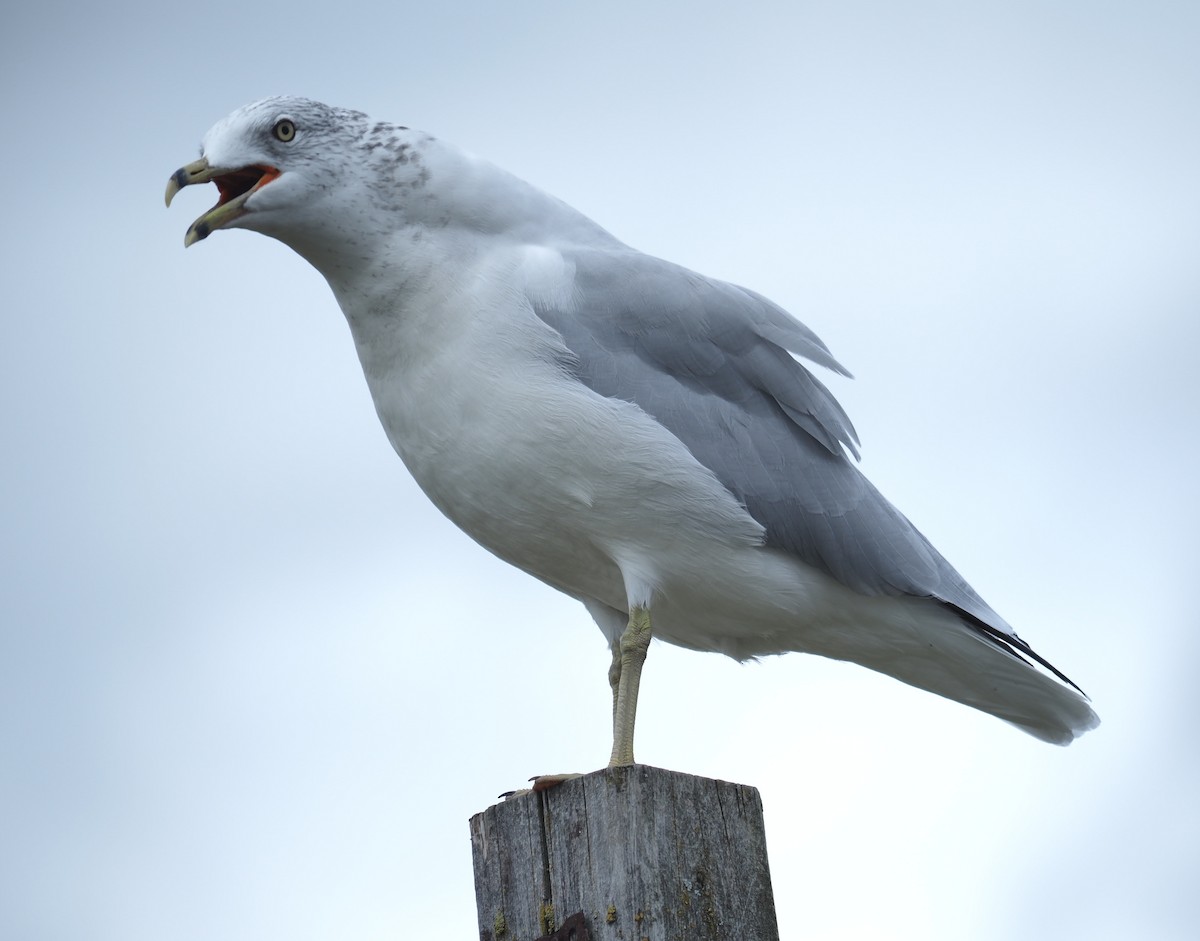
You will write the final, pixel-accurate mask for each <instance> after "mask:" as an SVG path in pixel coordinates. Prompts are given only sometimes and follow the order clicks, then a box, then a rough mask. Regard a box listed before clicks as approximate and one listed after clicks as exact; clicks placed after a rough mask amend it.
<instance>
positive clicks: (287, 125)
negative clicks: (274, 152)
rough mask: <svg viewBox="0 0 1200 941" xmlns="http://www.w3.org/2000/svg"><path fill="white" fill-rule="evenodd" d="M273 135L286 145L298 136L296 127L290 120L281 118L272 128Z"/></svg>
mask: <svg viewBox="0 0 1200 941" xmlns="http://www.w3.org/2000/svg"><path fill="white" fill-rule="evenodd" d="M271 133H272V134H274V135H275V138H276V139H277V140H281V141H283V142H284V143H285V144H286V143H287V142H288V141H290V140H291V139H292V138H293V137H295V136H296V125H295V124H293V123H292V122H291V121H290V120H289V119H288V118H280V119H279V120H278V121H276V122H275V126H274V127H273V128H271Z"/></svg>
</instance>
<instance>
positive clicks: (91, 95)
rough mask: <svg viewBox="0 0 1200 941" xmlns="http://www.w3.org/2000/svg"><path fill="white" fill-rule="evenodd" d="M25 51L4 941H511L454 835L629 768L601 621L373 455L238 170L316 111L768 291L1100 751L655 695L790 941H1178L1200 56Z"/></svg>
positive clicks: (797, 698) (870, 21)
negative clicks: (276, 113)
mask: <svg viewBox="0 0 1200 941" xmlns="http://www.w3.org/2000/svg"><path fill="white" fill-rule="evenodd" d="M34 7H35V5H33V4H21V5H10V6H9V7H6V8H5V11H4V12H3V13H0V100H2V104H3V110H2V113H3V115H4V130H3V146H0V179H3V181H4V224H3V226H2V227H0V259H2V264H3V275H4V276H3V299H2V303H0V317H2V318H3V342H2V343H0V392H2V396H3V397H2V399H0V402H2V408H0V441H2V447H3V452H2V453H3V461H2V462H0V936H3V937H5V938H12V939H21V941H81V939H87V941H161V939H164V938H169V939H171V941H211V939H214V938H220V939H221V941H251V939H253V941H262V939H275V938H278V939H288V941H326V939H339V941H341V939H356V941H360V939H361V941H382V939H395V938H428V937H435V936H436V937H439V938H463V939H469V938H475V937H477V931H476V921H475V910H474V895H473V888H472V877H471V859H470V845H469V839H468V829H467V820H468V818H469V817H470V816H471V815H472V814H474V813H476V812H478V811H480V810H482V809H484V808H485V807H487V806H488V805H489V804H490V803H492V802H493V801H494V798H495V795H496V794H497V793H499V792H500V791H504V790H508V789H510V788H512V787H514V786H516V785H518V784H520V782H522V781H523V780H524V779H525V778H527V777H528V776H529V775H531V774H534V773H538V772H552V771H561V770H581V771H582V770H589V769H592V768H595V767H599V766H600V765H602V764H603V763H604V762H605V761H606V760H607V755H608V749H609V742H610V739H609V728H608V725H609V690H608V686H607V682H606V672H607V668H608V653H607V650H606V648H605V645H604V642H603V639H602V637H601V635H600V633H599V631H598V630H597V629H596V628H595V626H594V625H593V624H592V622H591V620H590V618H589V617H588V616H587V614H586V613H585V611H584V610H583V608H582V607H580V606H579V605H577V604H576V603H574V602H571V601H569V600H568V599H566V598H564V597H562V596H559V595H557V594H556V593H555V592H554V591H552V590H551V589H549V588H546V587H544V586H542V585H540V584H539V583H537V582H536V581H534V580H533V579H531V578H529V577H528V576H525V575H523V574H521V573H520V572H517V571H516V570H513V569H510V568H508V567H506V566H505V565H504V564H502V563H500V562H498V561H497V560H495V559H493V558H492V557H490V556H489V555H487V554H486V553H485V552H484V551H483V550H481V549H479V548H478V547H476V546H475V545H474V544H473V543H472V542H471V541H470V540H469V539H468V538H467V537H465V536H463V535H462V534H461V533H459V532H458V531H457V530H456V529H455V528H454V527H453V526H452V525H451V524H450V523H449V522H447V521H446V520H444V519H443V518H442V517H440V515H439V514H438V513H437V512H436V511H435V510H434V509H433V508H432V507H431V506H430V505H429V504H428V502H427V501H426V500H425V498H424V497H423V496H422V494H421V493H420V492H419V490H418V489H417V488H416V486H415V485H414V484H413V482H412V481H411V479H410V478H409V477H408V475H407V473H406V471H405V470H404V467H403V465H402V464H401V463H400V462H399V460H398V459H397V458H396V457H395V455H394V454H393V453H392V452H391V450H390V447H389V445H388V443H387V441H386V439H385V438H384V435H383V433H382V431H381V429H380V428H379V427H378V424H377V421H376V418H375V415H374V410H373V407H372V405H371V401H370V398H369V395H368V393H367V390H366V387H365V383H364V382H363V379H362V375H361V371H360V369H359V366H358V363H357V361H356V358H355V354H354V350H353V346H352V344H351V342H350V337H349V335H348V331H347V329H346V327H345V323H344V321H343V318H342V315H341V313H340V312H339V311H338V309H337V306H336V304H335V303H334V301H333V299H332V296H331V295H330V293H329V292H328V289H327V288H326V286H325V284H324V282H323V281H322V279H321V278H320V277H319V276H318V275H317V274H316V272H315V271H313V270H312V269H310V268H309V267H308V266H307V265H306V264H305V263H304V262H303V261H302V260H301V259H300V258H299V257H298V256H296V255H294V254H292V253H291V252H290V251H289V250H288V249H286V248H285V247H284V246H282V245H280V244H279V243H277V242H274V241H271V240H269V239H265V238H263V237H261V236H258V235H254V234H252V233H248V232H237V231H234V232H220V233H217V234H216V236H214V237H213V238H211V239H209V240H207V241H206V242H204V243H202V244H200V245H198V246H196V247H193V248H192V249H189V250H188V251H186V252H185V251H184V249H183V244H182V240H183V233H184V231H185V230H186V228H187V226H188V224H189V223H190V222H191V221H192V219H194V218H195V217H196V216H197V215H199V214H200V213H201V212H202V211H203V210H204V209H206V208H208V206H209V205H211V204H212V203H213V202H214V201H215V193H214V192H213V190H212V188H211V187H206V188H204V189H203V190H201V189H199V188H197V189H195V190H188V191H185V192H184V193H182V194H181V195H180V197H179V198H178V199H177V201H176V204H175V206H174V207H173V208H172V210H171V211H169V212H168V211H166V210H165V209H164V208H163V205H162V192H163V188H164V186H165V184H166V181H167V178H168V176H169V175H170V174H171V172H172V171H174V170H175V169H176V168H177V167H179V166H180V165H182V164H184V163H187V162H189V161H191V160H193V159H194V158H195V157H196V156H197V145H198V142H199V139H200V137H201V135H202V134H203V133H204V131H205V130H206V129H207V128H208V127H209V126H210V125H211V124H213V123H214V122H215V121H216V120H218V119H219V118H221V117H222V116H224V115H225V114H226V113H228V112H229V111H231V110H233V109H234V108H236V107H238V106H240V105H242V104H244V103H246V102H248V101H251V100H253V99H256V98H259V97H261V96H263V95H268V94H302V95H307V96H310V97H315V98H320V99H323V100H326V101H329V102H331V103H334V104H339V105H345V106H349V107H354V108H358V109H360V110H364V111H367V112H368V113H370V114H372V115H375V116H377V117H380V118H384V119H388V120H392V121H395V122H397V123H402V124H407V125H410V126H414V127H419V128H422V129H424V130H427V131H430V132H432V133H434V134H436V135H438V136H440V137H444V138H446V139H448V140H451V141H454V142H456V143H458V144H460V145H462V146H464V147H466V148H467V149H469V150H472V151H474V152H476V153H479V154H482V155H484V156H486V157H488V158H489V159H491V160H493V161H495V162H496V163H498V164H500V165H502V166H504V167H506V168H508V169H510V170H512V171H514V172H515V173H517V174H518V175H520V176H523V177H525V178H526V179H529V180H530V181H532V182H534V183H535V184H537V185H539V186H541V187H543V188H544V189H547V190H549V191H550V192H552V193H554V194H555V195H557V196H560V197H562V198H563V199H565V200H566V201H567V202H569V203H571V204H573V205H575V206H576V207H578V208H579V209H581V210H583V211H584V212H586V213H587V214H589V215H591V216H592V217H593V218H595V219H596V220H597V221H599V222H600V223H601V224H603V225H604V226H605V227H607V228H608V229H609V230H610V231H612V232H613V233H614V234H616V235H617V236H618V237H620V238H622V239H623V240H625V241H626V242H628V243H630V244H632V245H634V246H636V247H638V248H640V249H642V250H645V251H647V252H650V253H653V254H656V255H661V256H663V257H666V258H668V259H670V260H672V261H676V262H679V263H682V264H684V265H687V266H689V267H691V268H694V269H697V270H699V271H702V272H704V273H706V274H709V275H713V276H717V277H721V278H725V279H728V280H731V281H734V282H737V283H740V284H744V285H746V286H748V287H751V288H754V289H755V290H757V291H760V292H762V293H764V294H766V295H767V296H769V297H771V298H772V299H774V300H776V301H777V302H779V303H781V304H782V305H783V306H785V307H786V308H788V309H789V310H791V311H792V312H793V313H795V314H796V315H797V316H798V317H800V318H801V319H802V320H804V321H805V322H806V323H807V324H809V326H811V327H812V328H813V329H815V330H816V331H817V333H818V334H820V335H821V337H822V338H823V339H824V340H825V341H826V342H827V343H828V344H829V346H830V347H831V348H832V350H833V351H834V354H835V355H836V356H837V357H838V358H839V359H840V360H841V361H842V362H843V363H844V364H845V365H846V366H847V367H848V368H849V369H850V370H851V371H852V372H853V373H854V374H855V376H856V377H857V378H856V379H855V380H854V381H848V380H842V379H837V378H836V377H831V378H830V384H831V386H832V388H833V389H834V391H835V393H836V394H837V395H838V396H839V398H840V399H841V401H842V403H843V404H844V405H845V406H846V408H847V410H848V411H849V412H850V414H851V416H852V418H853V419H854V421H855V423H856V425H857V427H858V430H859V432H860V435H861V437H862V440H863V445H864V461H863V468H864V470H865V471H866V473H867V474H868V475H869V476H870V477H871V478H872V480H873V481H874V482H875V483H876V484H877V485H878V486H879V487H880V489H881V490H882V491H883V492H884V493H885V494H887V495H888V496H889V497H890V498H891V499H892V500H893V502H895V503H896V504H897V505H898V506H899V507H900V508H901V509H902V510H903V511H904V512H905V513H906V514H907V515H908V516H909V517H910V518H911V519H912V520H913V521H914V522H915V523H916V524H917V525H918V526H919V527H920V528H921V529H922V530H923V531H924V532H925V534H926V535H927V536H929V538H930V539H931V540H932V541H933V542H934V543H935V544H936V545H937V546H938V547H939V548H940V549H941V551H942V552H943V553H944V554H945V555H946V556H947V557H948V558H949V559H950V560H951V561H952V562H953V563H954V564H955V566H956V567H957V568H958V569H959V570H960V571H961V572H962V573H963V574H964V575H965V576H966V577H967V578H968V579H969V580H970V581H971V582H972V583H973V584H974V586H975V587H976V588H977V589H978V590H979V591H980V593H981V594H983V596H984V597H985V598H987V599H988V601H989V602H990V603H991V604H992V605H993V606H994V607H995V608H996V609H997V610H998V611H999V612H1000V613H1001V614H1002V615H1004V616H1005V617H1006V618H1007V619H1008V620H1009V621H1010V623H1012V624H1013V625H1014V626H1015V627H1016V628H1017V630H1018V631H1020V633H1021V634H1022V636H1023V637H1025V638H1026V639H1027V640H1029V641H1030V642H1031V643H1032V644H1033V645H1034V647H1035V648H1036V649H1037V650H1038V651H1039V652H1040V653H1042V654H1043V655H1045V656H1046V657H1048V658H1049V659H1050V660H1051V661H1052V662H1054V663H1055V664H1056V665H1058V666H1059V667H1061V668H1062V669H1063V670H1065V671H1066V672H1067V673H1068V674H1069V675H1070V676H1071V677H1073V678H1074V679H1075V680H1076V681H1077V682H1078V683H1079V684H1080V685H1081V686H1082V687H1083V688H1084V689H1086V690H1087V691H1088V693H1089V694H1090V695H1091V697H1092V698H1093V700H1094V702H1095V705H1096V708H1097V710H1098V712H1099V713H1100V715H1101V717H1102V719H1103V720H1104V724H1103V725H1102V726H1101V727H1100V728H1099V729H1098V730H1097V731H1096V732H1094V733H1092V734H1090V735H1088V736H1087V737H1085V738H1084V739H1083V740H1081V741H1080V742H1077V743H1076V744H1075V745H1073V746H1072V747H1070V748H1068V749H1058V748H1054V747H1051V746H1048V745H1045V744H1043V743H1040V742H1038V741H1036V740H1034V739H1032V738H1029V737H1027V736H1024V735H1022V734H1020V733H1019V732H1017V731H1015V730H1013V729H1012V728H1010V727H1008V726H1006V725H1004V724H1003V723H1001V722H998V721H996V720H994V719H992V718H990V717H988V716H984V715H982V714H979V713H976V712H973V711H972V710H969V709H966V708H963V707H961V706H958V705H955V704H951V703H949V702H946V701H943V700H939V699H937V698H935V697H933V696H930V695H928V694H924V693H919V692H916V691H913V690H910V689H909V688H907V687H905V686H902V685H901V684H899V683H897V682H895V681H893V680H890V679H887V678H884V677H880V676H877V675H875V674H872V673H870V672H868V671H866V670H863V669H861V668H858V667H852V666H847V665H843V664H837V663H831V662H826V661H821V660H818V659H816V658H811V657H801V656H792V657H785V658H781V659H774V660H771V661H767V662H763V663H760V664H755V665H747V666H739V665H737V664H735V663H733V662H732V661H728V660H725V659H722V658H720V657H718V656H715V655H700V654H695V653H688V652H685V651H681V650H678V649H674V648H669V647H666V646H665V645H655V646H654V647H653V648H652V650H651V652H650V659H649V661H648V663H647V671H646V674H645V681H644V683H643V689H642V700H641V706H640V709H639V714H638V718H639V723H638V742H637V746H638V757H639V759H640V760H641V761H644V762H646V763H649V764H655V765H660V766H663V767H667V768H672V769H675V770H679V771H686V772H690V773H693V774H699V775H707V776H711V777H719V778H724V779H728V780H733V781H737V782H741V783H745V784H751V785H754V786H756V787H758V788H759V789H760V790H761V792H762V798H763V803H764V806H765V816H766V826H767V839H768V846H769V850H770V862H771V870H772V875H773V880H774V887H775V897H776V904H777V908H778V914H779V923H780V929H781V932H782V935H783V937H784V938H785V939H804V941H816V939H857V938H872V939H924V941H940V939H956V941H957V939H963V938H970V939H979V941H1001V939H1011V938H1033V939H1040V938H1055V939H1062V938H1068V939H1072V938H1080V939H1083V938H1087V939H1090V941H1103V939H1127V938H1133V937H1137V938H1153V939H1163V941H1173V939H1183V938H1193V937H1195V934H1194V932H1195V927H1196V924H1197V923H1198V921H1200V893H1197V891H1196V886H1197V884H1200V802H1198V801H1197V794H1200V747H1198V742H1200V738H1198V736H1197V718H1198V717H1200V688H1198V686H1197V684H1196V681H1195V667H1196V662H1197V659H1198V657H1200V637H1198V631H1197V628H1198V627H1200V623H1198V620H1200V616H1198V615H1197V611H1196V605H1195V603H1194V601H1193V600H1192V597H1191V596H1192V595H1193V594H1194V592H1195V586H1196V584H1197V562H1198V561H1200V559H1198V554H1200V553H1198V552H1197V548H1196V531H1197V524H1198V523H1200V519H1198V517H1200V513H1198V506H1197V500H1196V497H1195V480H1196V474H1197V471H1196V465H1197V458H1198V456H1200V455H1198V446H1200V440H1198V434H1197V406H1198V403H1200V379H1198V376H1197V369H1196V365H1195V362H1196V350H1197V346H1198V341H1200V324H1198V319H1197V314H1198V308H1200V262H1198V260H1197V254H1198V249H1200V169H1198V168H1200V119H1198V114H1197V102H1198V101H1200V56H1198V55H1197V53H1196V50H1197V48H1198V43H1200V5H1197V4H1195V3H1191V2H1183V0H1180V2H1158V0H1138V2H1132V0H1130V2H1122V3H1115V2H1095V0H1093V2H1061V3H1046V2H1039V3H1032V2H1014V0H1003V2H979V3H971V2H963V3H950V2H944V3H931V2H915V3H904V4H895V3H882V2H875V3H870V2H854V0H850V2H842V3H837V4H813V3H805V2H798V3H788V4H784V3H778V2H775V3H765V2H756V0H749V2H744V3H740V4H736V5H734V4H727V3H721V4H716V3H687V4H685V3H645V2H640V3H628V2H610V3H606V4H576V3H569V2H561V0H560V2H553V3H552V2H537V3H526V2H517V0H514V2H507V3H454V2H446V3H442V4H436V5H435V4H429V3H420V4H418V3H412V4H399V3H388V4H382V3H381V4H360V3H355V2H341V3H338V4H336V5H329V6H323V7H320V8H317V7H303V6H300V7H297V6H296V5H294V4H271V3H260V4H250V5H246V4H230V3H226V2H224V0H212V2H209V3H206V4H204V5H202V6H196V5H188V4H168V5H163V4H150V3H144V4H134V3H119V2H118V3H116V4H106V5H94V6H92V7H84V6H82V5H80V4H60V3H55V2H53V0H51V2H47V3H44V4H40V5H36V10H35V9H34Z"/></svg>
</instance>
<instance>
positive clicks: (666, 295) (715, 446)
mask: <svg viewBox="0 0 1200 941" xmlns="http://www.w3.org/2000/svg"><path fill="white" fill-rule="evenodd" d="M564 258H565V260H567V261H568V262H569V263H571V265H573V268H574V281H575V283H574V291H573V297H574V304H573V305H571V306H570V307H569V308H567V307H561V306H556V305H551V304H546V303H542V302H535V304H534V308H535V310H536V312H537V314H538V316H539V317H540V318H541V319H542V320H543V321H545V322H546V323H547V324H549V325H550V326H551V327H553V328H554V329H555V330H557V331H558V332H559V334H560V335H561V336H562V338H563V342H564V343H565V345H566V346H567V348H568V349H569V350H570V351H571V353H572V354H573V356H574V362H573V363H572V366H573V368H574V370H575V372H576V375H577V376H578V378H579V380H580V381H581V382H583V383H584V384H586V385H587V386H589V387H590V388H591V389H593V390H594V391H595V392H597V393H598V394H600V395H604V396H608V397H612V398H618V399H623V400H626V401H630V402H633V403H635V404H637V405H638V406H639V407H640V408H642V409H643V410H644V411H645V412H647V413H649V414H650V415H652V416H653V417H654V418H655V419H656V420H657V421H659V422H660V423H661V424H662V425H663V426H664V427H666V428H667V429H668V430H670V431H671V432H672V433H673V434H674V435H676V436H677V437H678V438H679V439H680V440H681V441H683V443H684V444H685V445H686V446H687V447H688V449H689V450H690V451H691V452H692V454H693V455H695V457H696V458H697V460H699V461H700V462H701V463H702V464H704V465H705V466H706V467H708V468H710V469H711V470H712V471H713V473H714V474H716V476H717V478H718V479H719V480H720V481H721V482H722V483H723V484H724V485H725V486H726V487H727V488H728V489H729V490H730V492H731V493H733V494H734V495H735V496H736V497H737V498H738V499H739V500H740V501H741V502H742V503H743V504H744V505H745V506H746V508H747V510H748V511H749V512H750V513H751V515H753V516H754V518H755V519H757V520H758V521H759V522H760V523H762V524H763V526H764V527H765V529H766V537H765V538H766V543H767V545H770V546H774V547H777V548H780V549H784V550H786V551H788V552H792V553H794V554H795V555H797V556H798V557H800V558H801V559H802V560H804V561H805V562H806V563H808V564H810V565H813V566H815V567H817V568H819V569H821V570H822V571H824V572H826V573H828V574H830V575H832V576H833V577H834V578H836V579H838V580H839V581H841V582H842V583H843V584H845V585H847V586H848V587H850V588H852V589H854V590H856V591H859V592H862V593H863V594H868V595H880V594H884V595H902V594H908V595H918V596H922V597H934V598H938V599H940V600H942V601H945V602H948V603H950V604H952V605H954V606H956V607H958V608H960V609H961V610H963V611H964V612H966V613H967V614H969V615H971V616H973V617H974V618H977V619H979V620H980V621H982V622H984V623H985V624H987V625H989V626H990V627H992V628H993V629H995V630H998V631H1000V632H1002V633H1003V634H1005V635H1010V636H1015V635H1013V634H1012V629H1011V628H1010V627H1009V626H1008V625H1007V624H1006V623H1005V622H1004V620H1003V619H1001V618H1000V616H999V615H997V614H996V613H995V612H994V611H992V609H991V608H990V607H989V606H988V605H987V604H986V603H985V602H984V601H983V600H982V599H981V598H980V597H979V596H978V595H977V594H976V593H975V591H974V590H973V589H972V588H971V587H970V586H969V585H968V584H967V582H966V581H965V580H964V579H963V578H962V577H961V576H960V575H959V574H958V573H957V572H956V571H955V570H954V569H953V567H951V566H950V564H949V563H948V562H946V560H945V559H943V558H942V556H941V555H940V554H939V553H938V552H937V550H936V549H934V548H933V546H932V545H931V544H930V543H929V542H928V540H926V539H925V537H924V536H922V535H921V533H920V532H919V531H918V530H917V529H916V527H914V526H913V525H912V524H911V523H910V522H909V521H908V520H907V519H906V518H905V517H904V516H903V514H901V513H900V512H899V511H898V510H897V509H896V508H895V507H893V506H892V505H891V503H889V502H888V501H887V500H886V499H885V498H884V497H883V496H882V495H881V494H880V493H879V492H878V491H877V490H876V489H875V488H874V487H873V486H872V485H871V483H870V482H869V481H868V480H867V479H866V478H865V477H864V476H863V475H862V473H861V472H860V471H859V470H858V468H857V467H856V466H855V465H854V464H853V463H852V462H851V461H850V460H849V458H848V457H847V455H846V453H845V451H844V450H843V448H845V449H849V450H850V451H851V452H852V453H854V455H855V456H856V457H857V450H856V448H855V446H856V444H857V442H858V439H857V436H856V434H855V431H854V427H853V425H852V424H851V422H850V419H849V417H848V416H847V415H846V413H845V412H844V411H843V410H842V407H841V406H840V405H839V404H838V402H837V400H836V399H834V397H833V395H832V394H831V393H830V392H829V390H828V389H827V388H826V387H825V386H824V385H823V384H822V383H821V382H820V381H819V380H818V379H817V378H816V377H815V376H813V375H812V373H810V372H809V371H808V370H807V369H806V368H805V367H804V366H803V365H802V364H801V363H800V362H798V360H797V359H796V358H795V356H793V355H790V354H791V353H794V354H796V355H798V356H802V357H804V358H805V359H808V360H810V361H812V362H816V363H819V364H820V365H822V366H825V367H827V368H829V369H831V370H833V371H835V372H838V373H841V374H843V375H849V374H848V373H847V372H846V370H845V369H843V368H842V367H841V365H840V364H839V363H838V362H837V361H836V360H835V359H834V358H833V355H832V354H831V353H830V352H829V349H828V348H827V347H826V346H825V344H824V343H822V342H821V340H820V339H818V338H817V336H816V335H815V334H814V333H813V332H812V331H811V330H809V329H808V328H807V327H805V326H804V325H803V324H801V323H800V322H799V321H797V320H795V319H794V318H793V317H791V315H789V314H787V313H786V312H785V311H783V310H782V308H779V307H778V306H776V305H775V304H773V303H771V302H770V301H768V300H766V299H765V298H763V297H762V296H761V295H758V294H755V293H754V292H752V291H747V290H744V289H742V288H739V287H736V286H734V285H731V284H727V283H724V282H721V281H716V280H711V279H708V278H705V277H703V276H701V275H698V274H696V273H694V272H692V271H688V270H687V269H685V268H681V267H678V266H676V265H672V264H670V263H668V262H665V261H661V260H659V259H656V258H652V257H650V256H647V255H643V254H641V253H639V252H635V251H633V250H632V249H624V250H612V249H576V250H571V251H569V252H567V253H565V254H564Z"/></svg>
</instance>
